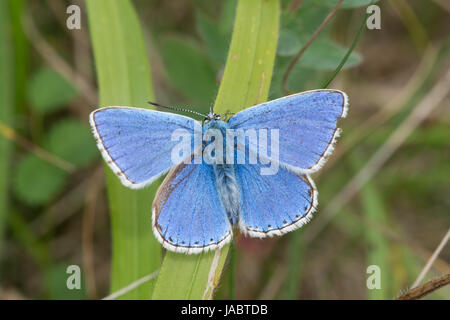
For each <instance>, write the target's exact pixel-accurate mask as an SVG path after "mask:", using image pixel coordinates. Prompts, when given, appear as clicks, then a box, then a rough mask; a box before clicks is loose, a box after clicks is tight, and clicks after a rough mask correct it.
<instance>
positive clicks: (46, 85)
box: [28, 68, 77, 113]
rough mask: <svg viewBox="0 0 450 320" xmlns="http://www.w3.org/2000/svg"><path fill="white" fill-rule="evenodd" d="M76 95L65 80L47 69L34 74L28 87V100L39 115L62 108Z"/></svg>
mask: <svg viewBox="0 0 450 320" xmlns="http://www.w3.org/2000/svg"><path fill="white" fill-rule="evenodd" d="M76 94H77V91H76V90H75V88H74V87H73V86H72V85H71V84H70V83H69V82H67V81H66V79H64V78H63V77H61V76H60V75H59V74H58V73H56V72H54V71H53V70H51V69H48V68H42V69H40V70H39V71H37V72H35V73H34V74H33V75H32V77H31V79H30V83H29V87H28V99H29V100H30V103H31V105H32V107H33V108H34V109H35V110H36V111H38V112H40V113H47V112H50V111H54V110H57V109H59V108H61V107H63V106H64V105H65V104H66V103H68V102H70V101H71V100H72V99H73V98H74V97H75V96H76Z"/></svg>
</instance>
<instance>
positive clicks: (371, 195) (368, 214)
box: [352, 153, 393, 300]
mask: <svg viewBox="0 0 450 320" xmlns="http://www.w3.org/2000/svg"><path fill="white" fill-rule="evenodd" d="M352 160H353V164H354V166H355V167H360V164H361V163H362V158H361V157H360V156H359V154H357V153H355V154H354V155H353V158H352ZM360 199H361V209H362V215H363V218H364V219H365V220H366V221H367V222H368V224H369V225H370V223H374V222H375V223H377V224H379V225H387V224H388V216H387V211H386V208H385V205H384V202H383V199H382V196H381V194H380V192H379V191H378V189H377V187H376V184H375V182H373V181H370V182H368V183H367V184H366V185H365V186H364V187H363V188H362V189H361V198H360ZM364 236H365V240H366V243H367V266H370V265H376V266H378V267H379V268H380V271H381V280H380V283H381V288H380V289H376V288H373V289H369V288H367V298H368V299H370V300H373V299H377V300H378V299H392V296H393V295H392V292H391V288H392V279H391V276H390V275H391V274H392V270H391V267H390V263H389V250H390V249H389V242H388V241H387V239H386V238H385V236H384V235H383V234H381V233H380V232H379V231H377V230H375V229H372V228H367V229H366V230H365V232H364Z"/></svg>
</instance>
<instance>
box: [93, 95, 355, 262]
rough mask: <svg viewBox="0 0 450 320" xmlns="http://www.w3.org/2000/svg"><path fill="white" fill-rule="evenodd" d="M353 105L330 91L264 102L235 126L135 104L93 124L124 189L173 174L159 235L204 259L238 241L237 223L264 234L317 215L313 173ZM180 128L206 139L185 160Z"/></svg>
mask: <svg viewBox="0 0 450 320" xmlns="http://www.w3.org/2000/svg"><path fill="white" fill-rule="evenodd" d="M347 105H348V98H347V96H346V94H345V93H343V92H341V91H339V90H331V89H330V90H328V89H326V90H313V91H307V92H303V93H299V94H294V95H291V96H287V97H283V98H280V99H277V100H273V101H269V102H266V103H262V104H260V105H257V106H253V107H251V108H248V109H245V110H243V111H241V112H239V113H237V114H236V115H234V116H233V117H231V119H229V120H228V121H227V122H225V121H222V120H221V119H220V116H219V115H217V114H214V113H213V112H211V113H210V114H208V116H207V117H206V118H205V120H204V125H203V126H202V125H201V124H200V123H199V122H197V121H195V120H194V119H191V118H189V117H185V116H181V115H177V114H171V113H165V112H159V111H152V110H147V109H138V108H130V107H106V108H102V109H98V110H95V111H94V112H92V113H91V116H90V123H91V126H92V130H93V133H94V136H95V138H96V141H97V145H98V147H99V149H100V151H101V152H102V155H103V157H104V159H105V161H106V162H107V164H108V165H109V166H110V167H111V169H112V170H113V171H114V173H115V174H116V175H117V176H118V177H119V179H120V180H121V182H122V183H123V184H124V185H125V186H127V187H130V188H134V189H139V188H143V187H145V186H147V185H149V184H151V183H152V182H153V181H155V180H156V179H157V178H158V177H160V176H161V175H163V174H165V173H167V176H166V178H165V179H164V181H163V183H162V184H161V185H160V187H159V189H158V192H157V194H156V196H155V199H154V201H153V206H152V228H153V232H154V235H155V237H156V238H157V239H158V240H159V241H160V242H161V243H162V245H163V246H164V247H165V248H166V249H168V250H171V251H175V252H183V253H200V252H204V251H208V250H215V249H217V248H221V247H222V246H223V245H225V244H226V243H228V242H230V241H231V239H232V234H233V227H234V226H236V227H238V228H239V229H240V231H241V232H242V233H244V234H245V235H248V236H251V237H258V238H263V237H272V236H274V235H282V234H285V233H287V232H289V231H292V230H295V229H297V228H299V227H301V226H302V225H303V224H305V223H307V222H308V221H309V220H310V219H311V217H312V214H313V213H314V211H315V210H316V208H317V205H318V201H317V197H318V193H317V189H316V187H315V185H314V182H313V180H312V179H311V177H310V174H311V173H313V172H315V171H317V170H319V169H320V168H321V166H322V165H323V164H324V163H325V161H326V159H327V158H328V157H329V155H330V154H331V152H332V151H333V147H334V143H335V141H336V138H337V137H338V136H339V133H340V129H339V128H338V127H337V121H338V119H339V118H343V117H345V116H346V113H347ZM178 130H182V131H183V132H185V133H186V134H187V135H188V136H192V137H197V136H198V134H199V133H200V136H201V139H202V140H201V143H200V146H201V148H198V145H196V144H195V143H194V144H192V145H193V146H197V147H195V148H193V150H191V151H190V153H188V156H187V157H184V158H183V159H185V160H186V161H182V162H174V161H173V157H172V156H173V150H175V149H176V147H177V145H178V143H179V142H178V141H177V139H174V135H173V133H174V132H177V131H178ZM233 130H234V131H233ZM230 131H233V132H237V131H240V132H243V133H244V140H241V141H240V142H239V140H235V138H236V137H233V138H232V139H230V136H229V135H228V133H229V132H230ZM211 132H212V134H211ZM215 134H219V135H220V136H221V137H222V139H223V140H222V141H221V142H222V143H221V144H218V145H217V144H214V143H213V141H220V140H217V136H215ZM177 137H178V136H177ZM252 137H257V139H254V140H252V139H251V138H252ZM195 139H196V138H194V141H195ZM252 141H253V142H252ZM255 141H256V142H255ZM269 141H270V142H269ZM189 146H191V142H189ZM212 146H215V148H212ZM230 151H231V152H232V153H230ZM229 154H231V156H229ZM241 156H242V159H244V160H245V161H244V162H242V161H240V160H239V159H240V157H241ZM252 156H254V161H253V162H252V160H251V159H252ZM198 159H200V161H197V160H198ZM268 169H270V170H268ZM272 169H275V170H272Z"/></svg>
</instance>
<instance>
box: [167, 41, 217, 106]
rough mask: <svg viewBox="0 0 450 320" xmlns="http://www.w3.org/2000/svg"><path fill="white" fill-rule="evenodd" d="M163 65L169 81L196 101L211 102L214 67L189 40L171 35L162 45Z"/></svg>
mask: <svg viewBox="0 0 450 320" xmlns="http://www.w3.org/2000/svg"><path fill="white" fill-rule="evenodd" d="M162 55H163V60H164V65H165V68H166V70H167V74H168V76H169V79H170V82H171V83H172V84H173V85H174V86H175V87H176V88H177V89H178V90H180V91H181V92H182V93H183V94H184V95H186V96H187V97H189V98H191V99H193V100H194V101H196V102H203V104H205V105H208V104H209V103H211V101H212V99H213V97H214V95H215V93H216V91H217V85H216V75H215V73H214V68H213V67H212V65H211V63H210V62H209V61H208V59H207V58H206V56H205V55H204V54H203V53H202V51H201V50H200V48H199V47H198V46H197V45H196V44H195V43H194V42H191V41H187V40H185V39H181V38H176V37H171V38H167V39H165V40H164V42H163V45H162Z"/></svg>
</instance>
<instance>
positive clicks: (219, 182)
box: [214, 164, 240, 225]
mask: <svg viewBox="0 0 450 320" xmlns="http://www.w3.org/2000/svg"><path fill="white" fill-rule="evenodd" d="M234 169H235V167H234V165H232V164H216V165H214V176H215V181H216V186H217V192H218V193H219V197H220V200H221V201H222V205H223V207H224V208H225V211H226V213H227V215H228V219H229V220H230V222H231V224H233V225H234V224H236V223H237V222H238V217H239V212H240V195H239V188H238V185H237V181H236V174H235V171H234Z"/></svg>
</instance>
